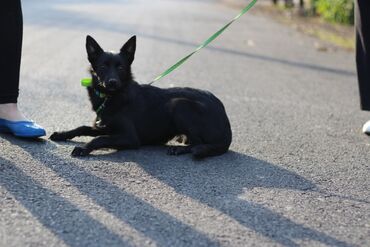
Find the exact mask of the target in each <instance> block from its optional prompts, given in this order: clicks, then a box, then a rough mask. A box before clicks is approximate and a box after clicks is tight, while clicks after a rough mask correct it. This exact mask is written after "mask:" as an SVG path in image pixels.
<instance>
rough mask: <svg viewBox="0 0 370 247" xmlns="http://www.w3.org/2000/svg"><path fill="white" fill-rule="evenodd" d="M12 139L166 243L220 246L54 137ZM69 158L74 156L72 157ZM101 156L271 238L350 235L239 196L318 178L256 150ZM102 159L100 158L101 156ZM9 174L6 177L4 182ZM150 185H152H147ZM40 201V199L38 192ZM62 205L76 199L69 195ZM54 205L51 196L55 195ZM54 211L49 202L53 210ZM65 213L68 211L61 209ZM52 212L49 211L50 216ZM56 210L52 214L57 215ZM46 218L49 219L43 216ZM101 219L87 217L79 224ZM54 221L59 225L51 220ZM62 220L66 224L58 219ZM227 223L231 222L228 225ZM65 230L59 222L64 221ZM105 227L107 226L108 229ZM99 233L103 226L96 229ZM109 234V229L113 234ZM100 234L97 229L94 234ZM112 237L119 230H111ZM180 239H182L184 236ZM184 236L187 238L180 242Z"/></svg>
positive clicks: (38, 211) (306, 184)
mask: <svg viewBox="0 0 370 247" xmlns="http://www.w3.org/2000/svg"><path fill="white" fill-rule="evenodd" d="M6 139H7V140H8V141H9V142H11V143H12V144H15V145H18V146H20V147H21V148H22V149H24V150H25V151H26V152H27V153H29V154H30V155H31V156H32V157H33V158H34V159H35V160H37V161H38V162H40V163H42V164H43V165H44V166H45V167H48V168H50V169H52V170H53V171H54V172H55V173H56V174H58V175H59V176H60V177H62V178H63V179H65V180H67V181H68V182H70V183H71V184H72V185H73V186H75V187H76V188H77V189H78V190H79V191H80V192H81V193H83V194H85V195H87V196H88V197H90V198H91V199H92V200H93V201H94V202H95V203H96V204H98V205H100V206H102V207H104V208H105V209H106V211H108V212H109V213H112V214H114V215H115V216H116V217H117V218H119V219H121V220H122V221H124V222H125V223H127V224H129V225H130V226H131V227H133V228H135V229H136V230H138V231H140V232H142V233H143V234H145V235H146V236H147V237H149V238H151V239H152V240H154V241H155V242H156V243H157V244H159V245H163V246H174V244H175V245H176V244H177V245H178V244H181V243H182V244H184V243H186V244H190V245H191V244H197V245H203V244H204V245H211V246H217V245H219V243H218V242H215V241H214V240H211V239H209V238H208V237H207V236H206V235H204V234H202V233H200V232H198V231H196V230H195V229H194V228H192V227H191V226H189V225H186V224H184V223H182V222H180V221H179V220H178V219H176V218H174V217H172V216H170V215H169V214H168V213H166V212H162V211H160V210H159V209H156V208H154V207H153V206H151V205H150V204H148V203H147V202H145V201H143V200H142V199H140V198H138V197H137V196H135V195H132V194H130V193H127V192H125V191H123V190H122V189H120V188H119V187H117V186H115V185H113V184H112V183H110V182H108V181H106V180H104V179H101V178H99V177H97V176H95V175H93V174H92V173H90V172H89V171H87V170H86V169H84V168H82V167H80V166H79V165H78V164H76V163H73V162H70V161H66V160H64V159H63V158H60V157H58V156H57V155H55V154H53V149H54V148H53V147H51V145H50V144H47V143H46V144H37V143H35V144H33V143H30V142H25V141H22V140H15V139H13V138H11V137H9V138H6ZM68 160H70V158H69V157H68ZM92 160H93V161H104V162H115V163H117V162H118V163H122V165H125V164H124V162H135V163H137V164H138V165H140V166H141V167H142V168H143V169H144V170H145V171H146V172H147V173H148V174H150V175H151V176H152V177H154V178H156V179H158V180H160V181H162V182H163V183H165V184H167V185H169V186H170V187H172V188H173V189H174V191H176V193H178V194H182V195H185V196H187V197H190V198H193V199H194V200H196V201H199V202H201V203H202V204H205V205H207V206H209V207H211V208H214V209H217V210H219V211H220V212H222V213H223V214H225V215H228V216H229V217H231V218H233V219H235V220H236V221H237V222H239V223H240V224H241V225H243V226H245V227H246V228H248V229H251V230H253V231H254V232H256V233H258V234H261V235H263V236H265V237H267V238H269V239H271V240H272V241H275V242H277V243H280V244H283V245H286V246H298V245H299V244H297V243H296V242H295V241H297V240H312V241H317V242H320V243H322V244H326V245H330V246H350V245H349V244H347V243H346V242H343V241H340V240H337V239H335V238H333V237H331V236H329V235H327V234H325V233H321V232H319V231H317V230H314V229H311V228H308V227H306V226H303V225H301V224H298V223H295V222H293V221H291V220H290V219H288V218H286V217H284V216H282V215H280V214H278V213H276V212H274V211H272V210H270V209H268V208H267V207H265V206H263V205H260V204H257V203H253V202H248V201H246V200H244V199H240V198H239V195H240V194H242V193H244V192H245V191H248V190H251V189H253V188H279V189H286V190H297V191H313V190H315V185H314V184H313V183H312V182H310V181H308V180H306V179H305V178H303V177H301V176H299V175H298V174H296V173H293V172H291V171H288V170H286V169H283V168H281V167H279V166H277V165H273V164H270V163H267V162H265V161H262V160H258V159H255V158H253V157H250V156H247V155H244V154H241V153H236V152H229V153H227V154H225V155H223V156H220V157H215V158H210V159H206V160H205V161H201V162H195V161H193V160H191V159H190V158H189V156H181V157H173V156H167V155H166V154H165V149H164V148H161V147H153V148H151V147H148V148H143V149H141V150H138V151H124V152H116V153H111V154H104V155H95V156H94V155H93V156H91V157H90V158H88V160H86V162H87V163H88V162H89V161H92ZM102 165H103V164H102ZM17 173H19V174H21V175H19V176H20V177H19V178H17V179H21V180H22V181H24V182H23V183H24V186H22V187H26V188H27V187H28V186H27V185H29V186H33V185H34V184H35V183H34V182H33V181H32V180H30V179H29V178H27V177H25V176H24V175H22V171H17ZM4 181H5V182H4ZM4 181H3V182H2V183H3V184H4V187H6V188H7V189H8V190H9V191H10V192H12V193H17V194H16V197H17V199H18V200H19V201H20V202H22V203H23V204H25V206H26V207H27V208H28V209H29V210H30V212H32V213H33V214H35V216H36V217H37V218H39V219H40V220H41V221H46V222H43V223H44V225H46V226H48V227H53V226H49V224H48V220H52V221H56V222H58V221H61V220H62V219H60V217H61V216H60V215H58V214H57V215H55V216H53V215H48V217H44V216H43V215H42V212H43V210H42V207H43V204H41V206H40V207H41V208H38V207H36V205H34V204H33V202H28V200H27V199H26V198H27V195H28V193H29V191H28V189H22V187H21V188H18V186H19V185H18V184H17V183H15V182H12V181H14V180H13V179H10V180H9V179H8V180H4ZM44 190H45V189H44V188H41V186H38V187H37V189H36V191H35V192H34V193H35V194H40V195H41V198H40V199H43V200H42V201H45V205H44V206H46V205H47V204H48V202H47V201H49V200H51V202H53V201H56V200H59V199H58V198H57V197H55V196H50V195H49V194H50V193H46V195H44V194H45V193H43V191H44ZM149 193H150V192H149ZM37 201H39V200H37ZM63 204H64V205H63V206H65V207H67V208H68V207H69V208H70V207H72V206H71V205H69V204H68V203H67V202H65V201H64V202H63ZM52 205H53V203H52ZM46 212H48V211H46ZM50 212H52V210H51V211H50ZM62 216H63V215H62ZM49 217H51V219H49ZM54 217H55V219H54ZM45 219H46V220H45ZM87 222H88V223H89V224H98V225H99V223H98V222H92V220H91V219H88V218H87V219H86V217H85V223H84V222H82V224H86V223H87ZM54 227H55V226H54ZM59 227H63V226H59ZM225 227H227V226H225ZM52 230H53V231H55V232H58V236H59V237H60V238H61V239H66V238H71V239H68V241H70V242H73V238H76V237H77V235H68V234H64V233H63V231H61V232H59V231H57V230H58V229H53V228H52ZM59 230H60V229H59ZM104 231H105V230H104V229H103V230H102V234H105V235H107V234H108V233H106V232H104ZM97 234H98V235H100V233H99V232H98V233H97ZM111 235H112V234H111ZM95 237H98V236H95ZM108 237H112V238H114V237H115V236H114V235H112V236H108ZM179 241H180V242H179ZM182 241H183V242H182Z"/></svg>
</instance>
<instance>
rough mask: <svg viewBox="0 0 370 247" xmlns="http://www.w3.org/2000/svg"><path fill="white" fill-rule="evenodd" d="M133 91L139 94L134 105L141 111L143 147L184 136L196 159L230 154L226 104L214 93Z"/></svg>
mask: <svg viewBox="0 0 370 247" xmlns="http://www.w3.org/2000/svg"><path fill="white" fill-rule="evenodd" d="M132 90H135V91H136V92H135V95H136V98H137V100H136V101H135V103H134V104H135V105H136V106H138V105H140V107H141V109H138V110H137V111H139V112H140V114H138V116H140V117H137V118H136V119H137V120H138V121H137V123H136V124H135V125H136V127H137V130H138V134H139V136H140V139H141V141H142V144H153V143H152V142H166V141H168V140H169V139H172V138H173V137H175V136H178V135H185V136H186V137H187V140H188V143H189V144H190V145H191V146H192V150H191V152H192V153H193V155H194V156H195V157H197V158H202V157H206V156H214V155H220V154H222V153H225V152H226V151H227V150H228V148H229V146H230V144H231V139H232V133H231V128H230V123H229V120H228V117H227V115H226V112H225V108H224V106H223V104H222V103H221V101H220V100H219V99H218V98H217V97H216V96H214V95H213V94H212V93H210V92H207V91H202V90H198V89H193V88H169V89H160V88H157V87H153V86H148V85H138V87H135V89H132ZM148 130H151V131H150V133H149V132H148Z"/></svg>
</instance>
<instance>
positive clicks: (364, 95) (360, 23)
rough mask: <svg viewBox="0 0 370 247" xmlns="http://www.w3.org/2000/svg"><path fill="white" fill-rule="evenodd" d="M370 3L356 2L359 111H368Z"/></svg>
mask: <svg viewBox="0 0 370 247" xmlns="http://www.w3.org/2000/svg"><path fill="white" fill-rule="evenodd" d="M369 9H370V1H368V0H356V62H357V73H358V84H359V88H360V99H361V109H362V110H364V111H370V15H369ZM366 12H367V13H366Z"/></svg>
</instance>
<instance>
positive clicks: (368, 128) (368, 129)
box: [362, 121, 370, 135]
mask: <svg viewBox="0 0 370 247" xmlns="http://www.w3.org/2000/svg"><path fill="white" fill-rule="evenodd" d="M362 132H364V133H365V134H366V135H370V121H367V122H366V123H365V124H364V127H362Z"/></svg>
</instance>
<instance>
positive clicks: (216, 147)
mask: <svg viewBox="0 0 370 247" xmlns="http://www.w3.org/2000/svg"><path fill="white" fill-rule="evenodd" d="M227 150H228V146H227V145H224V144H200V145H195V146H193V147H192V149H191V153H192V154H193V157H194V159H203V158H205V157H209V156H217V155H221V154H224V153H226V152H227Z"/></svg>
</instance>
